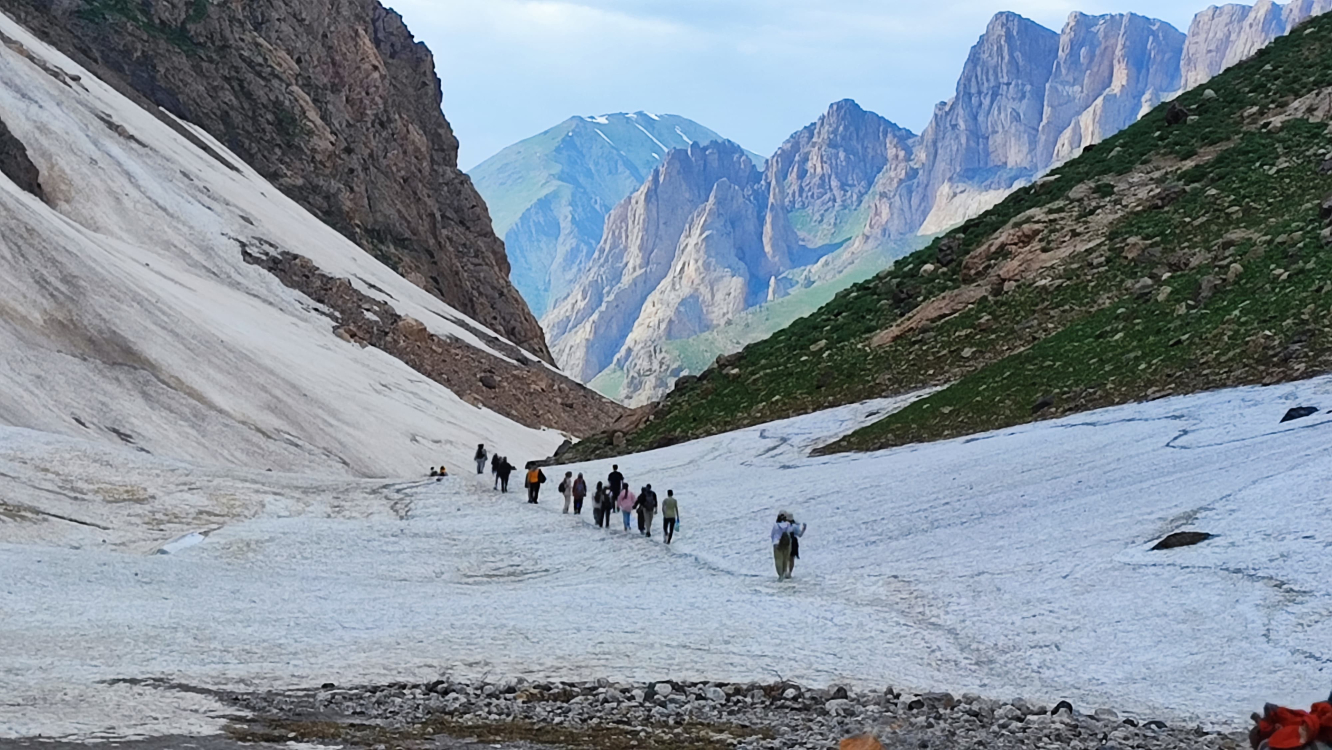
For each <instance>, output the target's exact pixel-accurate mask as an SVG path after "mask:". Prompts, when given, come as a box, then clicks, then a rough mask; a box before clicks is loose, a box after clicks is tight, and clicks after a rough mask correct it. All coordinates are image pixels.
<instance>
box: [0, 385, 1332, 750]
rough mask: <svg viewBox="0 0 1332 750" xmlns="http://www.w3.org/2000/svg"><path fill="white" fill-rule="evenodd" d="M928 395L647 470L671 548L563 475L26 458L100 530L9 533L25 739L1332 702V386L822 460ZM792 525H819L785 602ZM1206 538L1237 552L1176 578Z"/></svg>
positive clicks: (30, 478)
mask: <svg viewBox="0 0 1332 750" xmlns="http://www.w3.org/2000/svg"><path fill="white" fill-rule="evenodd" d="M905 401H906V400H905V399H904V400H899V401H892V402H879V403H872V404H864V405H859V406H854V407H846V408H842V409H837V410H833V411H829V412H825V413H821V414H815V415H811V416H808V417H804V418H799V419H794V420H789V421H785V422H780V423H775V424H771V425H766V426H763V427H758V428H753V429H749V430H744V431H741V432H736V433H732V434H728V435H722V436H718V437H715V438H710V439H707V440H702V441H698V442H695V443H689V444H684V445H679V446H674V447H671V448H668V449H663V450H660V451H656V452H652V453H647V454H641V455H636V456H630V457H626V458H623V459H621V460H619V464H620V466H621V469H622V470H623V471H624V472H625V474H626V475H627V476H628V478H629V479H630V481H631V482H632V483H633V485H634V486H635V487H637V486H639V485H641V484H643V483H644V482H648V481H650V482H651V483H652V484H653V485H654V487H655V488H656V489H658V490H659V491H664V490H665V489H667V488H673V489H674V490H675V491H676V493H677V495H679V496H680V498H681V512H682V515H683V527H682V530H681V532H680V535H679V537H678V538H677V540H676V543H675V544H674V545H672V546H671V547H669V548H668V547H666V546H664V545H662V544H661V543H660V539H659V534H658V537H655V538H654V539H653V540H651V541H649V540H644V539H641V538H639V537H638V536H637V535H636V534H631V535H626V534H624V533H623V532H606V531H604V530H599V529H597V528H595V527H592V526H591V525H590V520H591V519H590V517H589V516H588V515H587V513H586V511H585V514H584V515H583V516H582V517H575V516H572V515H570V516H564V515H561V514H560V512H559V507H558V506H559V503H558V502H557V500H556V498H555V493H554V492H553V488H554V484H555V483H556V482H557V473H558V472H557V471H556V470H547V474H548V475H550V477H551V484H550V485H548V487H547V489H546V492H545V497H544V499H543V502H542V504H541V505H540V506H538V507H532V506H529V505H527V504H525V503H523V502H522V498H520V496H519V494H518V493H512V494H510V495H507V496H504V497H499V496H497V495H496V494H495V493H493V492H492V491H491V490H490V480H489V477H485V478H478V477H475V476H469V475H463V476H457V477H450V478H449V479H446V480H444V481H442V482H431V481H425V480H421V481H405V482H396V483H392V482H383V481H369V480H347V479H342V478H338V477H328V478H321V477H312V476H298V475H284V474H275V473H267V472H263V473H257V472H249V471H241V470H221V469H215V468H208V469H202V468H198V467H194V466H191V465H187V464H179V463H169V462H166V461H164V460H162V459H158V458H155V457H152V456H146V455H143V454H138V453H134V452H131V451H127V450H123V449H118V448H107V447H103V446H99V445H95V444H91V443H83V442H78V441H74V440H70V439H68V438H63V437H54V436H49V435H42V434H38V433H32V432H27V431H18V430H9V431H5V432H4V433H3V435H2V437H0V498H9V499H17V500H18V501H20V502H22V503H23V504H26V505H31V506H33V507H36V508H41V509H44V510H46V511H49V512H50V513H55V514H58V515H59V516H63V517H64V518H65V519H74V520H77V521H80V522H82V523H73V522H71V521H69V520H61V519H58V518H54V517H51V516H45V517H38V516H31V515H30V516H24V515H22V514H14V513H6V512H4V507H5V506H0V569H3V570H4V571H5V575H4V576H3V578H0V696H3V697H0V736H32V735H35V734H38V733H41V734H44V735H47V736H51V735H71V736H79V737H90V736H121V735H125V734H131V733H147V734H161V733H166V732H206V731H210V730H214V729H216V728H217V727H218V726H219V725H220V723H221V722H222V718H220V714H221V712H222V711H223V709H222V708H221V707H220V706H218V705H215V704H212V703H211V701H210V700H209V699H207V698H206V697H202V696H199V695H195V694H190V693H186V692H180V691H177V690H175V689H171V688H167V687H151V686H146V685H143V684H126V683H117V684H107V683H106V682H105V681H108V680H117V679H127V678H129V679H135V678H139V679H142V678H156V679H160V680H165V681H168V682H178V683H182V684H185V685H192V686H203V687H214V688H237V689H264V688H277V687H288V686H311V685H318V684H320V683H322V682H325V681H333V682H337V683H339V684H351V683H361V682H376V681H398V680H412V679H420V680H428V679H435V678H437V677H439V676H440V675H442V674H444V673H452V674H455V675H465V676H474V677H475V676H482V675H487V674H488V675H490V676H492V677H499V676H527V677H534V678H535V677H544V678H559V679H583V678H595V677H602V676H605V677H611V678H612V679H659V678H665V677H670V678H675V679H717V680H750V679H754V680H776V679H778V678H779V677H780V678H784V679H791V680H797V681H801V682H804V683H807V684H813V685H821V684H826V683H829V682H834V681H837V682H849V683H853V684H856V685H864V686H866V687H870V686H883V685H886V684H892V685H896V686H898V687H909V688H915V689H920V690H950V691H954V692H962V691H976V692H980V693H982V694H985V695H989V696H992V697H997V698H1001V699H1006V698H1012V697H1015V696H1023V697H1027V698H1030V699H1033V700H1039V701H1043V702H1047V703H1049V702H1053V701H1055V700H1058V699H1063V698H1067V699H1069V700H1072V701H1073V702H1074V704H1075V705H1076V706H1077V707H1078V708H1079V709H1080V710H1083V711H1090V710H1092V709H1093V708H1096V707H1099V706H1110V707H1114V708H1116V709H1118V710H1120V711H1121V712H1127V713H1130V714H1136V715H1138V716H1141V717H1152V718H1163V719H1165V720H1167V721H1170V722H1176V721H1195V720H1197V721H1202V722H1205V723H1208V724H1219V725H1231V726H1234V725H1240V724H1242V723H1243V722H1244V721H1246V717H1247V716H1248V713H1249V712H1250V711H1251V710H1254V709H1255V708H1257V707H1259V706H1261V705H1262V703H1263V702H1264V701H1269V700H1270V701H1276V702H1281V703H1287V704H1294V705H1302V704H1307V703H1309V702H1310V701H1313V700H1316V699H1321V698H1323V697H1325V696H1326V694H1327V691H1328V688H1329V687H1330V686H1332V585H1329V582H1328V571H1329V569H1330V568H1329V564H1328V560H1329V554H1330V553H1332V514H1329V513H1328V508H1329V504H1330V502H1332V461H1329V452H1330V451H1332V415H1328V414H1326V413H1324V414H1318V415H1316V416H1313V417H1309V418H1307V419H1303V420H1299V421H1296V422H1291V423H1287V424H1279V423H1278V422H1279V420H1280V418H1281V416H1282V415H1283V414H1284V413H1285V411H1286V409H1288V408H1289V407H1291V406H1296V405H1314V406H1321V407H1328V406H1332V379H1330V378H1322V379H1316V380H1311V381H1307V382H1304V383H1299V384H1294V385H1287V386H1278V387H1271V388H1262V389H1239V390H1231V391H1224V392H1217V393H1212V394H1205V395H1200V396H1192V397H1183V398H1174V399H1169V400H1163V401H1157V402H1154V403H1150V404H1142V405H1135V406H1128V407H1121V408H1116V409H1109V410H1104V411H1100V412H1095V413H1091V414H1085V415H1080V416H1077V417H1073V418H1068V419H1063V420H1059V421H1054V422H1046V423H1041V424H1037V425H1031V426H1026V427H1020V428H1015V429H1010V430H1005V431H1002V432H999V433H994V434H987V435H982V436H978V437H975V438H971V439H965V440H955V441H950V442H944V443H938V444H931V445H924V446H915V447H908V448H903V449H896V450H891V451H885V452H880V453H875V454H867V455H842V456H835V457H827V458H809V457H808V455H807V454H808V450H809V449H810V448H811V447H813V446H815V445H818V444H820V443H823V442H825V441H827V440H829V439H831V438H832V437H834V436H837V435H840V434H842V433H845V432H846V431H848V430H850V429H853V428H854V427H856V426H858V425H860V424H863V423H864V422H865V421H867V420H868V419H870V418H873V416H874V415H876V414H882V413H883V412H884V411H886V410H888V409H891V408H896V407H898V406H900V405H901V404H902V403H905ZM573 468H574V469H575V470H579V471H583V472H585V473H587V474H588V476H601V475H603V474H604V473H605V472H606V471H608V470H609V462H603V463H597V464H587V465H583V466H579V467H573ZM663 494H664V492H663ZM778 509H789V510H792V511H793V512H795V514H796V516H797V517H798V518H799V519H800V520H803V521H805V522H808V524H809V532H808V535H807V536H806V538H805V541H804V544H803V545H802V559H801V561H800V563H799V564H798V565H797V567H796V577H795V580H794V581H791V582H783V583H779V582H777V581H776V580H775V575H774V572H773V569H772V560H771V551H770V549H769V543H768V541H767V535H768V529H769V528H770V524H771V523H772V520H773V518H774V517H775V514H776V511H777V510H778ZM89 524H96V525H95V526H94V525H89ZM98 527H105V528H98ZM1177 530H1200V531H1207V532H1211V533H1213V534H1215V535H1216V537H1215V538H1214V539H1211V540H1209V541H1207V542H1205V543H1203V544H1201V545H1199V546H1195V547H1189V548H1183V549H1177V550H1170V551H1163V552H1153V551H1150V547H1151V546H1152V545H1153V544H1154V543H1155V542H1156V541H1157V540H1159V539H1160V538H1161V537H1163V536H1165V535H1166V534H1167V533H1170V532H1172V531H1177ZM196 532H197V533H198V534H199V536H200V537H201V538H191V537H189V535H190V534H192V533H196ZM186 540H188V542H189V543H186ZM173 541H176V542H177V544H176V545H174V546H173V547H172V549H171V551H170V553H169V554H155V553H156V552H157V551H158V550H160V549H161V548H162V547H163V545H170V544H171V543H172V542H173Z"/></svg>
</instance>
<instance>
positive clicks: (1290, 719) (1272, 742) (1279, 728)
mask: <svg viewBox="0 0 1332 750" xmlns="http://www.w3.org/2000/svg"><path fill="white" fill-rule="evenodd" d="M1253 719H1254V722H1255V723H1256V725H1255V726H1254V728H1253V731H1252V732H1250V733H1249V743H1250V744H1252V745H1253V747H1254V748H1255V749H1257V748H1263V747H1266V748H1270V750H1299V748H1303V747H1307V746H1310V745H1312V744H1313V743H1315V742H1321V743H1324V744H1329V745H1332V703H1329V702H1327V701H1324V702H1321V703H1315V704H1313V705H1312V706H1310V708H1309V710H1308V711H1301V710H1299V709H1297V708H1285V707H1283V706H1274V705H1272V704H1270V703H1269V704H1267V706H1265V707H1264V708H1263V715H1262V716H1259V715H1258V714H1254V715H1253Z"/></svg>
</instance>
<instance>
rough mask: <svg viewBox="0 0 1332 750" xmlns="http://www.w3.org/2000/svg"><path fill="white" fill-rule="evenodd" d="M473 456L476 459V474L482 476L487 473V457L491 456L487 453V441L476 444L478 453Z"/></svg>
mask: <svg viewBox="0 0 1332 750" xmlns="http://www.w3.org/2000/svg"><path fill="white" fill-rule="evenodd" d="M473 458H475V459H476V475H477V476H481V475H482V474H485V473H486V459H487V458H490V456H489V455H487V454H486V444H485V443H480V444H478V445H477V446H476V455H475V456H473Z"/></svg>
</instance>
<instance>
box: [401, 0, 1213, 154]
mask: <svg viewBox="0 0 1332 750" xmlns="http://www.w3.org/2000/svg"><path fill="white" fill-rule="evenodd" d="M1203 4H1205V3H1204V2H1202V0H1196V1H1194V2H1181V1H1180V0H1155V1H1154V2H1150V3H1149V2H1144V1H1142V0H1123V1H1122V2H1118V3H1113V4H1112V2H1111V1H1110V0H1088V2H1074V1H1073V0H1013V1H1011V2H1007V3H1003V4H1000V3H998V2H995V1H994V0H933V2H925V3H904V2H899V1H898V0H820V2H817V3H814V2H809V0H401V1H400V2H397V3H395V7H396V9H397V10H398V11H399V12H401V13H402V14H403V16H404V17H405V18H406V20H407V23H408V25H409V26H410V27H411V28H412V29H413V31H414V32H415V33H416V34H417V36H418V38H420V39H422V40H423V41H425V42H426V43H427V44H428V45H429V46H430V47H431V49H432V50H433V51H434V52H435V55H436V60H437V65H438V68H439V74H440V77H441V79H442V80H443V82H444V92H445V105H444V109H445V113H446V114H447V115H448V116H449V118H450V121H451V122H452V123H453V124H454V127H455V130H456V131H457V133H458V135H459V138H460V140H461V143H462V156H461V160H462V163H463V166H464V167H470V166H472V165H474V164H476V163H477V162H478V161H480V160H481V159H483V158H484V157H486V156H489V155H490V154H493V153H494V152H496V151H498V150H499V149H501V148H503V147H505V146H507V145H509V144H511V143H514V142H516V141H518V140H521V139H522V138H525V137H528V136H531V135H534V134H536V133H538V132H540V131H542V130H544V129H546V128H548V127H550V126H552V125H555V124H556V123H558V122H560V121H562V120H564V119H565V118H567V117H569V116H571V115H575V114H601V113H604V112H618V111H633V110H636V109H646V110H649V111H663V112H673V113H676V114H681V115H684V116H686V117H691V118H693V119H696V120H698V121H699V122H701V123H703V124H704V125H707V126H708V127H711V128H713V129H714V130H717V131H718V132H720V133H722V134H723V135H725V136H727V137H730V138H732V139H734V140H736V141H738V142H740V143H741V144H743V145H744V146H746V147H747V148H750V149H752V150H755V151H759V152H761V153H768V152H771V151H772V150H773V149H774V148H775V147H776V146H777V145H778V144H779V143H780V142H781V140H782V139H784V138H785V137H786V136H787V135H789V134H790V133H792V132H794V131H795V130H797V129H799V128H801V127H803V126H804V125H806V124H808V123H809V122H811V121H813V120H814V119H815V118H816V117H818V115H819V114H820V113H821V112H822V111H823V110H824V109H825V108H826V107H827V105H828V104H829V103H831V102H833V101H836V100H838V99H841V98H846V97H850V98H854V99H856V100H857V101H859V102H860V103H861V104H862V105H863V106H865V107H867V108H869V109H873V110H875V111H878V112H879V113H880V114H883V115H884V116H886V117H888V118H890V119H893V120H895V121H898V122H899V123H900V124H902V125H904V126H906V127H911V128H913V129H917V130H918V129H920V128H922V127H923V126H924V124H925V122H926V121H927V119H928V117H929V116H930V113H931V111H932V109H933V105H934V103H935V102H937V101H939V100H941V99H944V98H947V97H948V96H950V95H951V93H952V91H953V88H954V85H955V82H956V79H957V75H958V73H959V72H960V70H961V66H962V63H963V61H964V60H965V59H966V55H967V51H968V49H969V48H970V46H971V45H972V44H974V43H975V41H976V39H977V37H979V35H980V34H981V32H982V31H984V28H985V25H986V23H987V22H988V20H989V18H990V17H991V16H992V15H993V14H994V13H995V12H998V11H1001V10H1012V11H1015V12H1018V13H1021V14H1022V15H1025V16H1027V17H1028V18H1031V19H1033V20H1035V21H1037V22H1038V23H1042V24H1044V25H1046V26H1049V27H1051V28H1054V29H1056V30H1057V29H1059V28H1060V27H1061V26H1062V25H1063V23H1064V20H1065V19H1066V18H1067V16H1068V14H1069V13H1071V12H1073V11H1075V10H1080V11H1083V12H1088V13H1105V12H1123V11H1137V12H1142V13H1144V14H1146V15H1155V16H1157V17H1163V18H1164V19H1165V20H1167V21H1170V22H1171V23H1175V24H1176V25H1178V26H1184V25H1186V24H1187V23H1188V20H1189V18H1190V17H1191V16H1192V14H1193V12H1194V11H1196V10H1199V9H1201V6H1202V5H1203Z"/></svg>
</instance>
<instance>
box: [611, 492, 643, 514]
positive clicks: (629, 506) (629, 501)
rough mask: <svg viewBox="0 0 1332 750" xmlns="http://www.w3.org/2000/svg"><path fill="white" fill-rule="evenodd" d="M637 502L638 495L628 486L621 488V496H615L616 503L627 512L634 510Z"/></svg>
mask: <svg viewBox="0 0 1332 750" xmlns="http://www.w3.org/2000/svg"><path fill="white" fill-rule="evenodd" d="M636 502H638V496H637V495H635V494H634V491H633V490H631V489H629V488H628V487H625V488H624V489H622V490H620V496H619V497H617V498H615V504H616V505H617V506H618V507H619V508H620V510H622V511H626V512H627V511H631V510H633V509H634V503H636Z"/></svg>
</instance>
